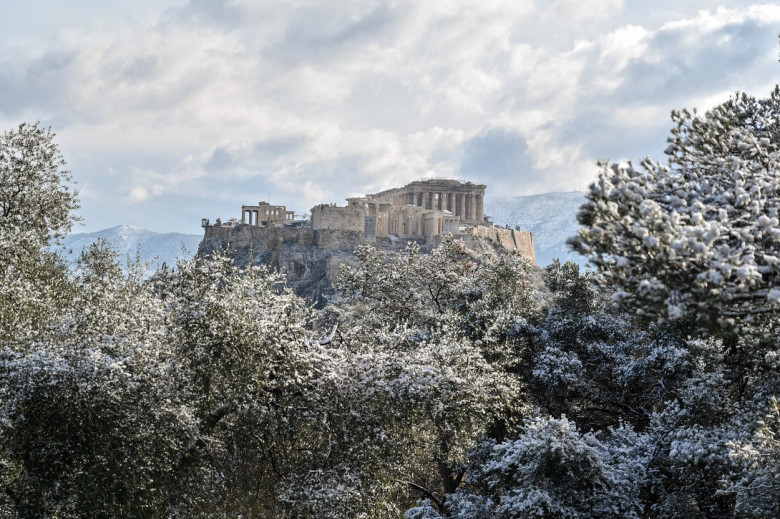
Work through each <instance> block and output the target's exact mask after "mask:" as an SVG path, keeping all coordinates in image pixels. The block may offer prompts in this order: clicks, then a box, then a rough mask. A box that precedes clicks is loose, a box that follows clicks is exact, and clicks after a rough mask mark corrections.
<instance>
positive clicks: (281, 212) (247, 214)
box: [241, 207, 295, 226]
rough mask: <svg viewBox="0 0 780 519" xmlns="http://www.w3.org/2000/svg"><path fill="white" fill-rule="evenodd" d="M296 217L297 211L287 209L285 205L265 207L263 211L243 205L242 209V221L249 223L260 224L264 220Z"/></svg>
mask: <svg viewBox="0 0 780 519" xmlns="http://www.w3.org/2000/svg"><path fill="white" fill-rule="evenodd" d="M294 218H295V213H294V212H293V211H286V210H285V209H284V208H283V207H282V208H279V207H272V208H268V209H263V210H262V211H261V210H260V209H259V208H251V209H248V208H246V207H243V208H242V209H241V223H249V225H255V226H257V225H260V222H261V221H262V220H269V221H270V220H273V221H281V220H293V219H294ZM247 220H248V222H247Z"/></svg>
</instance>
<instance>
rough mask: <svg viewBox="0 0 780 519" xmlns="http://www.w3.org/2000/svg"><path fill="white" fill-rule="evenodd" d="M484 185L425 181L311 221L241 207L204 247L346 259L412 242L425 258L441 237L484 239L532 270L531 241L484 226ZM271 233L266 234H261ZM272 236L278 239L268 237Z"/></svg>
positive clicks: (282, 209)
mask: <svg viewBox="0 0 780 519" xmlns="http://www.w3.org/2000/svg"><path fill="white" fill-rule="evenodd" d="M486 188H487V186H486V185H484V184H474V183H472V182H462V181H459V180H454V179H443V178H434V179H425V180H417V181H414V182H411V183H409V184H407V185H405V186H403V187H399V188H394V189H388V190H386V191H381V192H379V193H374V194H367V195H364V196H360V197H353V198H347V200H346V202H347V204H346V205H345V206H337V205H335V204H319V205H316V206H314V207H312V208H311V214H310V216H308V215H307V216H308V217H306V216H303V215H296V214H295V212H293V211H288V210H287V208H286V206H283V205H271V204H270V203H268V202H267V201H266V202H259V203H258V204H257V205H244V206H242V207H241V219H240V220H238V219H235V218H234V219H231V220H229V221H228V222H226V223H222V222H221V221H220V220H219V219H217V222H216V224H214V225H209V223H208V221H207V220H204V228H205V229H206V236H205V239H209V238H218V239H220V240H221V241H222V242H224V243H226V244H230V246H231V247H234V248H235V247H243V246H247V245H249V244H250V243H254V244H256V245H257V246H259V247H261V248H263V249H266V250H273V249H274V248H275V247H276V246H278V245H280V244H282V243H299V244H305V245H314V246H316V247H317V248H319V249H324V250H332V251H351V250H354V248H355V247H357V246H358V245H360V244H361V243H371V244H375V245H376V246H377V247H383V248H400V247H402V246H405V244H406V243H407V242H408V241H414V242H416V243H418V244H420V245H421V247H423V248H424V249H427V250H430V249H431V248H433V247H435V246H437V245H438V244H439V243H441V239H442V237H443V236H445V235H453V236H455V237H456V238H458V239H462V240H464V241H465V242H467V245H468V243H469V242H470V241H472V240H473V238H474V237H480V238H484V239H487V240H490V241H493V242H495V243H496V244H497V245H499V246H501V247H503V248H505V249H508V250H512V251H516V252H519V253H521V254H523V255H524V256H526V257H527V258H528V259H529V260H531V261H532V262H535V254H534V245H533V235H532V234H531V233H529V232H525V231H520V230H517V229H509V228H506V227H496V226H493V225H492V224H491V223H489V221H488V220H487V219H486V218H485V214H484V199H485V189H486ZM263 229H268V231H262V230H263ZM271 229H275V231H271Z"/></svg>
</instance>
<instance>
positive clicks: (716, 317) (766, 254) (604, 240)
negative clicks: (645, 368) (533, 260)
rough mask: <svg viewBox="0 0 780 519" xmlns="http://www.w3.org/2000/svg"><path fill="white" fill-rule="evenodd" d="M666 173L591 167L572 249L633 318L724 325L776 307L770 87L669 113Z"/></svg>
mask: <svg viewBox="0 0 780 519" xmlns="http://www.w3.org/2000/svg"><path fill="white" fill-rule="evenodd" d="M673 120H674V123H675V126H674V128H673V130H672V136H671V137H670V139H669V142H670V144H669V147H668V148H667V150H666V152H667V154H668V164H663V163H660V162H655V161H653V160H651V159H646V160H645V161H643V162H642V164H641V167H640V168H634V167H633V166H632V165H631V164H630V163H628V164H612V165H607V164H603V165H602V173H601V175H600V178H599V180H598V181H597V182H596V183H594V184H593V185H592V186H591V189H590V192H589V194H588V202H587V203H586V204H584V205H583V206H582V208H581V210H580V214H579V221H580V223H581V224H582V225H583V227H582V228H581V230H580V231H579V233H578V236H577V237H576V238H574V239H573V240H572V242H571V243H572V244H573V245H574V247H575V249H576V250H578V251H579V252H581V253H582V254H585V255H586V256H588V257H589V258H590V260H591V262H592V263H593V264H594V265H595V266H596V267H598V268H599V271H600V273H601V276H602V278H603V281H604V283H605V284H607V285H609V286H614V287H618V288H619V291H618V292H617V293H616V298H618V299H619V300H622V301H624V302H626V303H627V304H629V305H630V306H632V307H633V308H634V309H635V311H636V312H637V313H639V314H641V315H649V316H660V317H662V318H665V319H669V320H681V319H696V320H699V321H700V322H703V323H712V322H719V323H724V324H730V323H734V322H735V319H736V318H750V317H753V316H758V315H761V314H765V313H774V312H776V311H777V309H778V308H779V306H778V305H780V229H778V217H779V215H778V210H779V209H780V176H779V175H778V171H780V164H778V159H779V158H780V157H778V142H779V140H778V133H777V128H778V124H780V88H776V89H775V90H774V91H773V92H772V95H771V96H770V97H769V98H767V99H756V98H753V97H751V96H748V95H746V94H738V95H736V96H734V97H733V98H732V99H730V100H729V101H728V102H726V103H724V104H722V105H720V106H717V107H715V108H713V109H712V110H710V111H709V112H707V113H706V114H704V115H699V114H697V113H696V112H693V113H691V112H688V111H687V110H683V111H680V112H674V114H673Z"/></svg>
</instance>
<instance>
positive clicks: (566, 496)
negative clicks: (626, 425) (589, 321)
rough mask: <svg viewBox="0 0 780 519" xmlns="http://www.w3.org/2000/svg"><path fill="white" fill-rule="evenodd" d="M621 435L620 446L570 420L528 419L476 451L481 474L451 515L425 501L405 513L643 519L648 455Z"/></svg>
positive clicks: (455, 499)
mask: <svg viewBox="0 0 780 519" xmlns="http://www.w3.org/2000/svg"><path fill="white" fill-rule="evenodd" d="M622 433H623V431H621V433H620V434H615V435H614V441H613V439H612V437H610V438H609V439H608V440H607V441H600V440H599V439H598V438H597V437H596V435H594V434H593V433H584V434H583V433H581V432H580V431H579V430H577V427H576V425H575V424H574V423H573V422H571V421H569V420H567V419H566V417H561V418H560V419H556V418H543V417H536V418H531V419H527V420H526V421H525V423H524V424H523V426H522V427H521V428H520V429H519V430H518V435H517V438H516V439H513V440H506V441H504V442H501V443H498V444H491V443H486V444H485V445H483V446H482V447H481V450H480V451H477V452H475V457H479V456H481V457H483V458H482V459H481V460H480V462H481V463H480V465H479V466H478V472H477V473H476V474H474V475H473V476H474V480H473V482H470V483H469V484H467V485H466V486H465V487H463V488H461V489H459V490H458V491H457V492H456V493H455V494H454V495H452V496H450V497H449V498H448V501H447V505H446V508H447V512H446V514H445V515H441V514H440V513H439V512H438V511H436V510H434V509H433V508H431V506H430V504H424V505H422V506H421V507H419V508H417V509H413V510H410V511H409V512H407V515H406V516H407V518H409V519H423V518H426V519H428V518H430V519H433V518H440V517H457V518H466V517H475V518H480V517H484V518H497V519H504V518H506V519H509V518H512V519H514V518H534V517H538V518H554V519H559V518H560V519H563V518H567V519H568V518H571V519H579V518H589V517H592V518H596V517H604V518H607V517H615V518H632V517H639V513H640V512H641V501H640V498H639V491H640V488H641V487H640V485H639V484H638V483H641V482H642V480H643V477H642V476H643V472H644V470H643V469H644V467H643V463H644V462H645V457H644V453H643V452H641V442H640V444H639V447H637V445H632V444H631V443H629V442H626V441H625V439H626V438H625V437H624V434H622ZM631 440H636V438H634V437H632V438H631ZM491 445H492V447H491ZM637 451H639V452H637ZM625 454H629V455H628V456H626V455H625Z"/></svg>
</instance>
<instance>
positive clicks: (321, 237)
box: [314, 229, 363, 251]
mask: <svg viewBox="0 0 780 519" xmlns="http://www.w3.org/2000/svg"><path fill="white" fill-rule="evenodd" d="M314 243H315V244H316V245H317V247H319V248H321V249H326V250H345V251H352V250H354V249H355V247H357V246H358V245H360V244H361V243H363V233H362V232H357V231H342V230H337V229H319V230H316V231H314Z"/></svg>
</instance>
